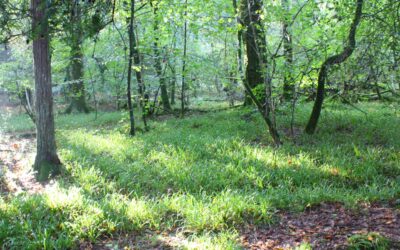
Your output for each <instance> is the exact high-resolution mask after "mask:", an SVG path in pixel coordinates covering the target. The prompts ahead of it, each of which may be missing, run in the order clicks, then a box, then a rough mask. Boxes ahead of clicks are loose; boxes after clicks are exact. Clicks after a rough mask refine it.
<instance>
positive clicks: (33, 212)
mask: <svg viewBox="0 0 400 250" xmlns="http://www.w3.org/2000/svg"><path fill="white" fill-rule="evenodd" d="M358 106H359V108H361V109H362V110H364V111H365V112H367V113H368V115H367V116H366V115H365V114H363V113H362V112H360V111H357V110H355V109H353V108H352V107H349V106H344V105H339V104H327V105H326V108H325V109H324V111H323V116H322V119H321V123H320V125H319V130H318V133H317V134H316V135H315V136H313V137H310V136H307V135H300V136H299V137H298V138H296V141H295V142H293V141H292V140H289V138H288V137H287V136H284V135H283V137H284V141H285V144H284V146H283V147H281V148H279V149H275V148H274V147H272V146H271V140H270V138H269V136H268V134H266V129H265V125H264V123H263V122H262V120H261V119H260V117H259V115H258V114H257V113H255V112H253V110H251V109H244V108H239V109H232V110H228V111H223V112H214V113H213V112H211V113H207V114H205V115H201V116H191V117H187V118H185V119H170V120H165V121H159V122H151V131H150V132H149V133H145V134H141V133H139V135H138V136H136V137H134V138H130V137H128V136H126V134H127V131H128V127H127V121H126V118H125V117H126V115H123V114H120V113H102V114H100V116H99V118H98V119H97V120H94V119H93V118H94V116H93V115H89V116H85V115H72V116H58V117H57V121H56V123H57V127H58V131H57V142H58V146H59V153H60V156H61V158H62V161H63V163H64V164H65V167H66V169H67V171H66V174H65V176H63V177H62V178H59V179H58V180H57V181H56V185H55V186H54V187H52V188H48V189H47V191H46V192H45V193H44V194H42V195H36V196H29V195H27V194H22V195H19V196H15V197H14V196H8V197H3V198H0V218H2V219H1V220H0V242H1V243H2V246H3V247H4V248H7V249H8V248H14V249H21V248H30V249H42V248H46V249H47V248H49V249H52V248H58V249H63V248H73V247H76V246H77V244H78V243H79V241H81V240H90V241H96V240H97V239H98V238H99V237H101V236H103V235H115V234H117V233H124V234H125V233H131V232H136V233H137V234H140V233H141V232H144V231H145V230H146V229H150V230H154V231H161V232H167V231H168V232H169V231H171V232H174V231H179V232H183V233H182V235H183V236H182V237H183V239H184V240H182V241H181V243H180V245H179V247H181V248H185V249H196V248H206V247H207V248H211V249H236V248H239V249H240V244H239V242H238V232H237V228H238V227H240V226H241V225H243V224H245V223H261V224H265V223H273V222H274V214H275V212H276V210H278V209H286V210H292V211H301V210H303V209H305V208H306V207H308V206H311V205H313V204H318V203H320V202H330V201H338V202H343V203H345V204H346V205H348V206H356V204H357V203H358V202H363V201H365V202H373V201H384V200H389V199H398V198H400V134H399V124H400V110H399V106H398V105H388V104H375V103H370V104H362V105H358ZM310 109H311V107H310V106H309V105H301V106H300V107H298V108H297V113H296V121H295V127H296V128H303V127H304V124H305V123H306V121H307V118H308V115H309V113H310ZM25 120H26V118H25ZM289 120H290V113H289V111H287V110H286V109H282V110H280V111H279V116H278V124H279V127H280V128H285V130H287V129H288V128H289ZM9 121H10V119H9ZM19 123H23V122H22V118H21V117H17V118H16V117H11V122H10V124H12V126H8V128H9V129H8V130H12V131H18V130H24V129H26V127H24V126H25V125H21V124H19ZM10 128H13V129H10Z"/></svg>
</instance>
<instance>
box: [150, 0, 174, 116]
mask: <svg viewBox="0 0 400 250" xmlns="http://www.w3.org/2000/svg"><path fill="white" fill-rule="evenodd" d="M150 3H151V5H152V7H153V13H154V25H153V30H154V36H155V37H154V42H153V50H154V57H155V58H154V68H155V69H156V73H157V77H158V78H159V80H160V90H161V100H162V104H163V108H164V111H171V105H170V103H169V98H168V91H167V85H166V79H165V74H164V72H163V68H162V62H163V60H162V58H161V53H160V47H159V40H160V39H159V34H158V33H159V20H158V18H159V17H158V4H159V2H154V3H153V2H150Z"/></svg>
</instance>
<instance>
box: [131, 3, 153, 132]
mask: <svg viewBox="0 0 400 250" xmlns="http://www.w3.org/2000/svg"><path fill="white" fill-rule="evenodd" d="M131 19H132V22H133V23H132V29H133V30H132V38H131V39H132V46H133V47H132V49H133V63H134V66H135V73H136V80H137V83H138V93H139V97H140V98H139V99H140V100H139V107H140V109H141V110H142V120H143V124H144V129H145V130H146V131H147V130H148V127H147V120H146V115H147V113H148V112H147V111H148V109H149V107H147V105H146V103H147V102H146V99H147V98H145V85H144V80H143V76H142V70H143V67H142V61H141V58H140V53H139V48H138V45H139V44H138V39H137V36H136V33H135V0H131Z"/></svg>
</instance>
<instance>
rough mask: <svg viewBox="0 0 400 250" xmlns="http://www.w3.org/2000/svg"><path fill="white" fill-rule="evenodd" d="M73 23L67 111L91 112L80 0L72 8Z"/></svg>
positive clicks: (71, 27)
mask: <svg viewBox="0 0 400 250" xmlns="http://www.w3.org/2000/svg"><path fill="white" fill-rule="evenodd" d="M71 11H72V12H71V25H70V27H69V28H70V31H69V33H70V41H69V45H70V48H71V50H70V65H69V66H70V73H71V75H70V77H71V78H70V81H71V84H70V93H69V95H70V96H69V97H70V104H69V106H68V108H67V110H66V113H71V112H72V111H74V110H76V111H78V112H82V113H89V108H88V106H87V104H86V93H85V84H84V81H83V78H84V64H83V51H82V44H83V30H82V20H81V7H80V5H79V3H78V2H74V3H73V7H72V10H71Z"/></svg>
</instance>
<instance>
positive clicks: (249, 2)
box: [239, 0, 282, 146]
mask: <svg viewBox="0 0 400 250" xmlns="http://www.w3.org/2000/svg"><path fill="white" fill-rule="evenodd" d="M262 4H263V2H262V0H242V2H241V5H240V12H241V20H240V22H241V23H242V24H243V26H244V27H245V32H244V34H243V36H244V41H245V43H246V53H247V67H246V78H245V80H244V82H243V83H244V87H245V89H246V93H247V97H246V101H245V104H250V103H254V104H255V105H256V106H257V109H258V111H259V112H260V114H261V115H262V118H263V119H264V121H265V123H266V124H267V127H268V130H269V133H270V135H271V137H272V139H273V141H274V143H275V145H277V146H280V145H281V144H282V142H281V140H280V136H279V133H278V130H277V128H276V124H275V121H274V119H271V114H272V115H273V110H272V86H271V80H270V79H269V76H268V72H267V62H268V61H267V51H266V45H267V44H266V40H265V32H264V29H263V24H262V20H261V14H262V13H263V6H262ZM239 41H240V37H239ZM258 85H262V88H263V89H265V97H264V98H263V99H259V97H257V96H255V94H254V92H253V89H254V88H255V87H257V86H258Z"/></svg>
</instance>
